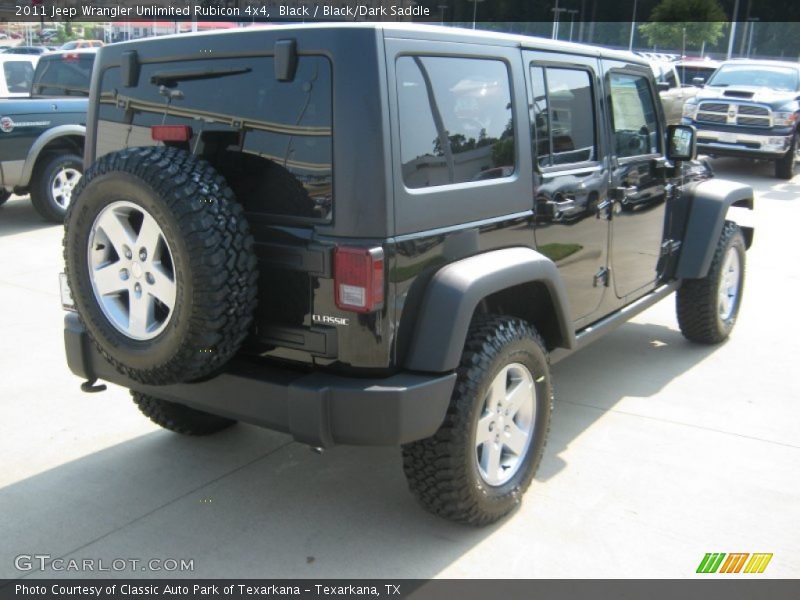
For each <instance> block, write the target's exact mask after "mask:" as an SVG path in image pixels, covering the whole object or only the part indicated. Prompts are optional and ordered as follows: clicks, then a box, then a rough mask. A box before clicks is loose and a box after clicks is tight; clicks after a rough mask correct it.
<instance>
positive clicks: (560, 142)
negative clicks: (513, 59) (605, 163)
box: [530, 66, 597, 167]
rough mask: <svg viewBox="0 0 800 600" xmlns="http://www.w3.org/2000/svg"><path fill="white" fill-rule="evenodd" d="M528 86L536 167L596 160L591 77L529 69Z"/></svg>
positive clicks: (577, 72)
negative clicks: (530, 90) (529, 79)
mask: <svg viewBox="0 0 800 600" xmlns="http://www.w3.org/2000/svg"><path fill="white" fill-rule="evenodd" d="M531 83H532V87H533V90H532V91H533V98H532V101H531V108H530V110H531V125H532V127H533V130H534V131H533V135H532V139H533V143H534V145H535V147H534V149H533V150H534V155H535V157H536V160H537V161H538V163H539V166H541V167H550V166H556V165H566V164H572V163H580V162H588V161H594V160H597V143H596V140H595V115H594V96H593V92H592V76H591V74H590V73H589V72H588V71H585V70H582V69H565V68H560V67H546V68H543V67H536V66H532V67H531Z"/></svg>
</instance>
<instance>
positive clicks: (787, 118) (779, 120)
mask: <svg viewBox="0 0 800 600" xmlns="http://www.w3.org/2000/svg"><path fill="white" fill-rule="evenodd" d="M772 122H773V123H774V124H775V125H777V126H779V127H790V126H792V125H794V124H795V123H796V122H797V113H793V112H776V113H772Z"/></svg>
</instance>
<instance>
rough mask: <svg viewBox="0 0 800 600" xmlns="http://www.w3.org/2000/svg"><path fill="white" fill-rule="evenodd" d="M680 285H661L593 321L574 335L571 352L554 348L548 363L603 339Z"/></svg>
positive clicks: (676, 282) (675, 283) (553, 362)
mask: <svg viewBox="0 0 800 600" xmlns="http://www.w3.org/2000/svg"><path fill="white" fill-rule="evenodd" d="M680 285H681V282H680V281H673V282H670V283H668V284H665V285H662V286H661V287H658V288H656V289H654V290H653V291H652V292H650V293H649V294H647V295H646V296H643V297H642V298H639V299H638V300H637V301H636V302H633V303H632V304H629V305H628V306H626V307H624V308H621V309H620V310H618V311H616V312H613V313H611V314H610V315H608V316H607V317H605V318H603V319H600V320H599V321H595V322H594V323H592V324H591V325H589V326H587V327H584V328H583V329H581V330H580V331H578V332H577V333H576V334H575V346H574V348H572V350H568V349H566V348H556V349H555V350H553V351H552V352H551V353H550V363H551V364H555V363H557V362H558V361H560V360H562V359H564V358H566V357H567V356H569V355H570V354H572V353H573V352H575V351H576V350H580V349H581V348H585V347H586V346H588V345H589V344H591V343H592V342H593V341H595V340H597V339H599V338H601V337H603V336H604V335H605V334H607V333H610V332H611V331H614V330H615V329H616V328H617V327H619V326H620V325H624V324H625V323H626V322H628V321H630V320H631V319H632V318H633V317H635V316H636V315H638V314H639V313H641V312H644V311H645V310H647V309H648V308H650V307H651V306H653V305H654V304H655V303H656V302H659V301H660V300H663V299H664V298H666V297H667V296H669V295H670V294H671V293H672V292H674V291H675V290H677V289H678V288H679V287H680Z"/></svg>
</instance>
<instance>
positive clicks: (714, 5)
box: [639, 0, 726, 50]
mask: <svg viewBox="0 0 800 600" xmlns="http://www.w3.org/2000/svg"><path fill="white" fill-rule="evenodd" d="M725 20H726V16H725V11H724V10H722V7H721V6H720V4H719V2H718V1H717V0H662V2H661V3H660V4H658V6H656V7H655V8H654V9H653V12H652V13H650V21H651V22H650V23H644V24H642V25H640V26H639V32H640V33H641V34H642V35H643V36H644V37H645V38H646V39H647V41H648V43H649V45H651V46H657V47H659V48H668V49H671V50H678V49H680V48H682V47H683V40H684V37H683V36H684V32H685V34H686V47H687V48H699V47H700V46H701V45H702V44H703V42H706V44H708V45H711V44H714V43H716V41H717V40H718V39H719V38H720V37H722V34H723V29H724V27H725V23H724V21H725Z"/></svg>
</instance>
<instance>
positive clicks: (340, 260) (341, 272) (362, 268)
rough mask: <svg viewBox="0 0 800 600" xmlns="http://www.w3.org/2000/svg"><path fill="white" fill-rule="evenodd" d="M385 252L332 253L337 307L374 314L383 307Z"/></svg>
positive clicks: (342, 249) (339, 250)
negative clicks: (374, 311)
mask: <svg viewBox="0 0 800 600" xmlns="http://www.w3.org/2000/svg"><path fill="white" fill-rule="evenodd" d="M383 280H384V275H383V250H382V249H381V248H351V247H346V246H337V247H336V248H335V249H334V251H333V285H334V296H335V298H336V306H337V307H339V308H340V309H342V310H349V311H352V312H360V313H366V312H372V311H373V310H375V309H376V308H380V307H381V305H382V304H383Z"/></svg>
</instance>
